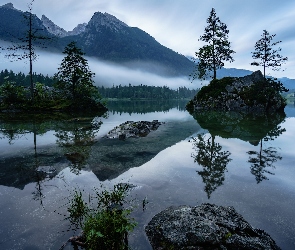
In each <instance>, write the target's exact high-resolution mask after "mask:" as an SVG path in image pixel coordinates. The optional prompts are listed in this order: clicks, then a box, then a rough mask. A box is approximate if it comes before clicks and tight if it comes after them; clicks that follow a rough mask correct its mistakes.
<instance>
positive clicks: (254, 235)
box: [145, 203, 280, 250]
mask: <svg viewBox="0 0 295 250" xmlns="http://www.w3.org/2000/svg"><path fill="white" fill-rule="evenodd" d="M145 231H146V234H147V236H148V238H149V241H150V243H151V245H152V247H153V249H155V250H160V249H178V250H180V249H196V250H205V249H216V250H217V249H244V250H246V249H249V250H250V249H251V250H258V249H261V250H262V249H270V250H271V249H280V248H279V247H278V246H277V245H276V243H275V241H274V240H273V239H272V238H271V237H270V236H269V235H268V234H267V233H266V232H264V231H263V230H260V229H255V228H253V227H252V226H251V225H250V224H249V223H248V222H247V221H246V220H245V219H244V218H243V217H242V216H241V215H240V214H238V213H237V212H236V211H235V209H234V208H233V207H223V206H217V205H213V204H209V203H205V204H202V205H200V206H196V207H190V206H179V207H169V208H167V209H166V210H164V211H162V212H160V213H158V214H156V215H155V216H154V217H153V218H152V220H151V221H150V222H149V223H148V225H147V226H146V228H145Z"/></svg>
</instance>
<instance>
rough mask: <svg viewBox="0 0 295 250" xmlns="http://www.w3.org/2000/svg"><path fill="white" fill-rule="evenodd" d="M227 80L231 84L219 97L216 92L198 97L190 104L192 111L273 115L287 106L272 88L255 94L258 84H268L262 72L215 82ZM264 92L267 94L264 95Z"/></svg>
mask: <svg viewBox="0 0 295 250" xmlns="http://www.w3.org/2000/svg"><path fill="white" fill-rule="evenodd" d="M225 79H228V80H229V82H228V84H227V85H226V86H225V88H224V89H222V90H221V91H220V93H218V95H217V96H216V92H215V93H214V96H211V95H210V94H209V93H206V96H202V97H201V98H200V96H199V95H197V96H196V97H195V98H194V99H193V100H192V101H191V102H190V104H189V105H191V106H192V107H190V109H191V110H193V111H196V110H199V109H205V110H224V111H242V112H248V113H263V112H266V111H267V112H270V113H273V112H275V111H279V110H282V109H283V108H284V107H285V105H286V104H285V101H284V99H283V98H282V97H281V95H280V93H279V92H278V91H277V92H276V90H275V89H271V87H268V88H269V89H270V90H271V91H268V90H267V89H266V88H264V89H262V90H261V91H256V92H255V91H254V93H253V90H251V88H253V86H255V85H256V86H257V83H259V82H263V81H264V82H266V83H267V81H266V80H265V79H264V77H263V75H262V73H261V71H256V72H254V73H252V74H251V75H248V76H244V77H236V78H233V77H229V78H223V79H221V80H214V81H223V82H224V81H226V80H225ZM210 84H212V83H210ZM215 84H216V85H218V84H221V83H219V82H218V83H215ZM268 86H269V84H268ZM206 87H207V86H205V88H206ZM216 87H218V86H216ZM211 89H213V92H214V87H212V86H211ZM201 91H202V90H201ZM263 91H264V92H265V94H264V93H262V92H263ZM267 95H269V96H267Z"/></svg>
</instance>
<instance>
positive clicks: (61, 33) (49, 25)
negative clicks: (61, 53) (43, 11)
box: [41, 15, 67, 37]
mask: <svg viewBox="0 0 295 250" xmlns="http://www.w3.org/2000/svg"><path fill="white" fill-rule="evenodd" d="M41 21H42V23H43V25H44V26H45V28H46V29H47V30H48V32H50V33H51V34H53V35H56V36H58V37H65V36H67V31H66V30H64V29H63V28H60V27H59V26H57V25H56V24H55V23H54V22H52V21H51V20H50V19H49V18H48V17H46V16H45V15H42V17H41Z"/></svg>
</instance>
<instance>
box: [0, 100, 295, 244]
mask: <svg viewBox="0 0 295 250" xmlns="http://www.w3.org/2000/svg"><path fill="white" fill-rule="evenodd" d="M185 104H186V102H185V101H179V102H172V101H166V102H160V101H158V102H152V101H150V102H149V101H126V102H110V103H109V105H108V107H109V111H108V112H107V113H105V114H103V115H102V114H92V115H82V114H76V115H71V116H69V115H63V114H55V115H51V116H44V115H40V114H39V115H35V116H26V115H19V114H15V115H10V116H8V115H1V116H0V148H1V151H0V225H1V227H0V249H28V250H29V249H30V250H34V249H59V248H60V247H61V246H62V245H63V244H64V243H65V242H66V241H67V240H68V238H69V237H70V236H72V235H73V232H72V231H68V229H69V222H68V221H67V220H64V218H65V215H66V207H67V204H68V202H69V197H70V195H71V194H72V193H73V192H74V190H81V191H82V192H83V193H85V194H86V195H87V194H89V193H92V192H93V189H94V188H99V187H100V185H103V187H105V188H110V187H112V186H113V185H114V184H117V183H130V184H133V185H135V188H134V189H132V190H131V192H130V197H132V199H133V198H134V201H133V205H135V206H136V207H135V208H134V212H133V213H132V216H133V217H134V218H135V219H136V221H137V223H138V225H137V227H136V228H135V230H134V231H133V232H132V233H131V234H130V235H129V245H130V247H131V249H151V247H150V245H149V242H148V240H147V238H146V236H145V234H144V226H145V225H146V224H147V223H148V222H149V221H150V220H151V218H152V217H153V216H154V215H155V214H156V213H158V212H160V211H161V210H163V209H165V208H167V207H169V206H178V205H192V206H196V205H200V204H202V203H214V204H217V205H223V206H233V207H234V208H235V209H236V211H237V212H238V213H240V214H241V215H242V216H243V217H244V218H245V219H246V220H247V221H248V222H249V223H250V224H251V225H252V226H253V227H256V228H260V229H263V230H265V231H266V232H267V233H269V234H270V235H271V237H272V238H273V239H274V240H275V241H276V243H277V244H278V246H279V247H281V248H282V249H295V226H294V225H295V209H294V207H295V181H294V179H295V154H294V141H295V136H294V135H295V107H294V104H288V105H287V107H286V108H285V113H286V115H279V114H276V115H274V116H268V117H267V116H263V117H255V116H242V115H240V114H237V113H220V112H206V113H199V114H195V115H194V116H192V115H190V114H189V113H188V112H187V111H186V110H185ZM153 120H158V121H160V122H163V124H162V125H160V126H159V128H158V129H157V130H155V131H151V132H150V133H149V134H148V135H147V136H146V137H140V138H127V139H126V140H119V139H108V138H105V135H106V134H107V133H108V132H109V131H110V130H112V129H113V128H115V127H116V126H119V125H120V124H122V123H124V122H126V121H153ZM143 199H146V200H147V201H148V203H147V205H146V207H145V209H144V210H143V209H142V205H141V204H142V200H143ZM65 249H73V248H72V247H71V246H70V245H69V244H68V245H67V246H66V247H65Z"/></svg>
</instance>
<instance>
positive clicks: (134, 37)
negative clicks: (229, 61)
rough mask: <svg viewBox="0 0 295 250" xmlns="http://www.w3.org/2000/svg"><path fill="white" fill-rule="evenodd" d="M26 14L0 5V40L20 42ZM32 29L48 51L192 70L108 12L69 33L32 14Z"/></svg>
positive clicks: (187, 61)
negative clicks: (72, 46)
mask: <svg viewBox="0 0 295 250" xmlns="http://www.w3.org/2000/svg"><path fill="white" fill-rule="evenodd" d="M28 16H29V13H28V12H22V11H20V10H17V9H15V8H14V7H13V4H12V3H7V4H5V5H3V6H0V40H5V41H9V42H20V39H23V38H24V37H26V34H27V31H28ZM32 29H33V30H34V31H38V32H37V33H38V34H37V35H38V36H43V37H47V38H49V39H48V40H45V41H44V42H45V43H46V46H45V47H47V50H50V51H55V52H62V51H63V49H64V47H65V46H66V45H67V44H69V43H70V42H72V41H75V42H76V43H77V45H78V47H80V48H81V49H82V50H83V51H84V52H85V53H86V55H87V56H92V57H96V58H98V59H101V60H105V61H111V62H115V63H120V65H127V66H129V67H131V68H133V69H137V68H140V69H142V68H143V69H145V70H147V71H150V72H152V73H155V74H159V75H165V76H186V77H187V76H189V75H190V74H191V73H192V72H193V70H194V63H193V61H192V58H186V57H185V56H183V55H180V54H178V53H177V52H175V51H173V50H171V49H169V48H167V47H165V46H163V45H161V44H160V43H159V42H157V41H156V40H155V38H153V37H152V36H150V35H149V34H148V33H146V32H144V31H143V30H141V29H139V28H136V27H129V26H128V25H127V24H125V23H124V22H122V21H120V20H119V19H117V18H116V17H115V16H112V15H110V14H108V13H101V12H95V13H94V14H93V16H92V18H91V19H90V21H89V22H88V23H87V24H86V23H83V24H78V25H77V27H76V28H74V29H73V30H72V31H66V30H64V29H63V28H61V27H59V26H58V25H56V24H55V23H54V22H53V21H51V20H50V19H49V18H47V17H46V16H45V15H42V17H41V19H39V18H38V17H37V16H36V15H32ZM251 73H252V72H251V71H249V70H243V69H234V68H231V69H226V68H222V69H220V70H218V72H217V76H218V78H222V77H224V76H234V77H241V76H245V75H248V74H251ZM280 80H281V81H282V82H283V83H284V84H286V87H287V88H289V89H294V88H295V84H294V83H295V80H292V79H288V78H282V79H280Z"/></svg>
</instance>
